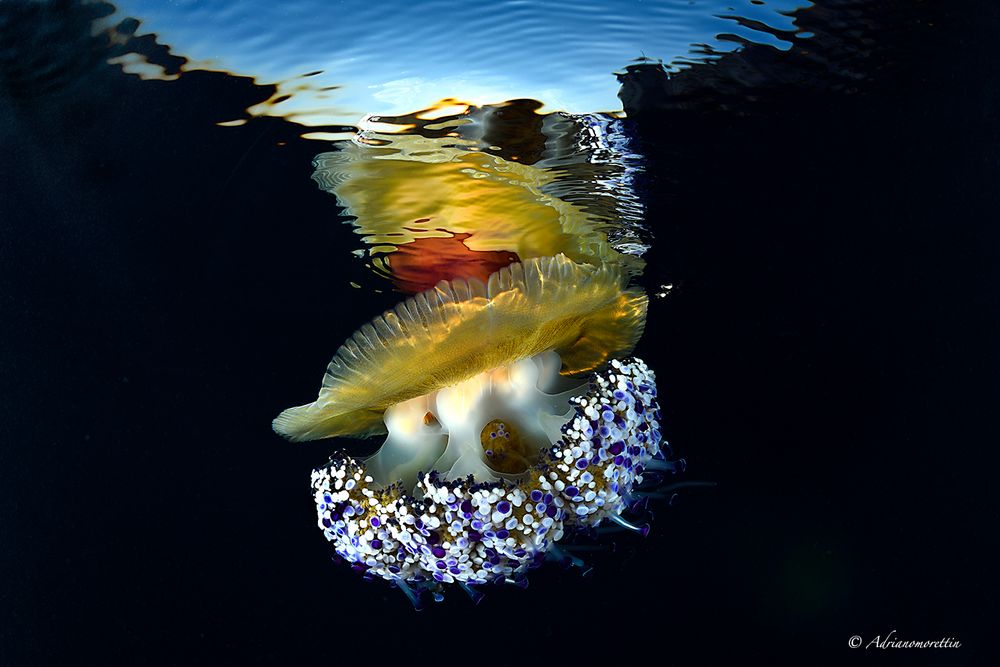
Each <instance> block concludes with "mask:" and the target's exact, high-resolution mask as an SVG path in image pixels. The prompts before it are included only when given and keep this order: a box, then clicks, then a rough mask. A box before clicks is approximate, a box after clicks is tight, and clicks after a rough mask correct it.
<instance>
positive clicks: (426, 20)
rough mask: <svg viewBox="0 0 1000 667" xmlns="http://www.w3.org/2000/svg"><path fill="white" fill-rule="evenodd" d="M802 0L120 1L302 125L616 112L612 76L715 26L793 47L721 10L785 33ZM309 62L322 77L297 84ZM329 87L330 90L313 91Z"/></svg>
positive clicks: (684, 48) (149, 28)
mask: <svg viewBox="0 0 1000 667" xmlns="http://www.w3.org/2000/svg"><path fill="white" fill-rule="evenodd" d="M807 4H809V3H807V2H804V0H769V1H768V2H766V4H759V0H758V2H757V3H754V2H751V0H730V1H729V2H727V1H726V0H661V1H659V2H643V1H641V0H640V1H631V0H629V1H626V0H619V1H617V2H615V1H612V2H601V1H600V0H579V1H574V2H569V1H566V0H549V1H545V2H541V1H528V0H495V1H493V2H489V3H457V2H452V1H448V2H446V1H443V0H432V1H430V2H399V1H398V0H388V1H383V2H377V3H376V2H370V1H360V0H341V1H340V2H332V1H330V0H299V1H298V2H273V1H270V0H269V1H264V0H242V1H240V0H212V1H207V0H169V1H166V0H120V1H119V2H118V6H119V10H120V11H119V16H126V15H127V16H133V17H136V18H138V19H140V20H141V21H142V26H141V27H140V29H139V33H140V34H145V33H155V34H157V35H158V36H159V40H160V41H161V42H162V43H166V44H168V45H169V46H170V47H171V48H172V50H173V52H174V53H176V54H178V55H183V56H185V57H187V58H189V59H191V60H192V61H193V62H192V64H191V67H195V68H205V69H220V70H226V71H230V72H233V73H236V74H241V75H248V76H254V77H255V78H256V79H257V80H258V82H260V83H278V82H284V83H283V84H282V88H281V92H282V93H291V94H292V98H291V99H289V100H288V101H286V102H283V103H281V105H280V106H279V107H276V108H271V109H259V110H257V111H258V112H261V113H270V114H275V115H283V116H292V117H294V119H295V120H297V121H299V122H303V123H306V124H313V125H318V124H328V123H329V124H354V123H356V122H357V120H358V119H359V118H361V117H362V116H364V115H365V114H369V113H378V114H384V115H392V114H398V113H406V112H410V111H414V110H416V109H421V108H426V107H429V106H431V105H432V104H433V103H434V102H436V101H438V100H440V99H441V98H443V97H456V98H461V99H463V100H465V101H468V102H472V103H476V104H483V103H489V102H498V101H502V100H508V99H515V98H522V97H526V98H533V99H537V100H541V101H542V102H544V103H545V108H546V110H564V111H569V112H573V113H587V112H595V111H617V110H619V109H620V108H621V105H620V103H619V101H618V99H617V97H616V93H617V90H618V86H617V83H616V81H615V79H614V77H613V76H612V73H613V72H614V71H616V70H618V69H620V68H622V67H623V66H624V65H626V64H628V63H629V62H631V61H633V60H634V59H636V58H638V57H641V56H648V57H651V58H659V59H662V60H664V61H665V62H670V61H672V60H673V59H675V58H678V57H684V56H685V55H689V54H690V49H691V45H692V44H697V43H709V44H712V45H713V46H715V47H716V48H718V49H720V50H727V49H731V48H733V45H732V44H731V43H728V42H718V41H717V40H716V39H715V37H716V35H718V34H719V33H735V34H738V35H740V36H742V37H745V38H746V39H748V40H751V41H755V42H762V43H767V44H771V45H773V46H775V47H776V48H788V46H789V45H788V44H787V43H785V42H782V41H781V40H779V39H777V38H776V37H774V36H773V35H771V34H768V33H764V32H760V31H755V30H750V29H747V28H743V27H741V26H739V25H738V24H737V23H736V22H735V21H732V20H729V19H724V18H720V16H722V15H739V16H742V17H745V18H748V19H752V20H755V21H760V22H762V23H764V24H766V25H769V26H772V27H774V28H777V29H780V30H794V29H795V26H794V24H793V22H792V19H791V18H789V17H788V16H787V15H785V14H783V13H782V12H787V11H788V10H790V9H794V8H796V7H800V6H804V5H807ZM316 70H322V71H323V73H322V74H320V75H317V76H313V77H309V78H306V79H301V78H299V79H296V77H301V75H303V74H306V73H308V72H313V71H316ZM332 86H336V87H337V88H336V89H334V90H322V89H323V88H328V87H332Z"/></svg>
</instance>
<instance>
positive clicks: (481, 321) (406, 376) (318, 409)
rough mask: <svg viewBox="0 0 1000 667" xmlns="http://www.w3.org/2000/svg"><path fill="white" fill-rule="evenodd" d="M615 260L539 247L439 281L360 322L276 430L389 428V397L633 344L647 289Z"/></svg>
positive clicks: (593, 361)
mask: <svg viewBox="0 0 1000 667" xmlns="http://www.w3.org/2000/svg"><path fill="white" fill-rule="evenodd" d="M626 281H627V277H626V276H625V275H623V272H622V268H621V267H620V265H618V264H611V263H604V264H600V265H593V264H577V263H576V262H574V261H572V260H571V259H569V258H567V257H566V256H565V255H561V254H560V255H556V256H555V257H537V258H533V259H529V260H526V261H524V262H522V263H519V264H512V265H510V266H506V267H504V268H502V269H500V270H499V271H496V272H495V273H493V274H492V275H491V276H490V278H489V281H488V283H487V284H485V285H484V284H483V283H482V282H480V281H478V280H462V279H457V280H452V281H442V282H440V283H438V285H437V286H436V287H435V288H434V289H432V290H428V291H426V292H422V293H420V294H417V295H416V296H414V297H412V298H410V299H407V300H406V301H404V302H402V303H400V304H399V305H397V306H396V307H395V308H393V309H392V310H389V311H386V312H385V313H384V314H382V315H380V316H379V317H376V318H375V319H374V320H372V321H371V322H370V323H368V324H365V325H364V326H362V327H361V328H360V329H359V330H358V331H356V332H355V333H354V335H352V336H351V337H350V338H349V339H348V340H347V342H346V343H344V345H343V346H341V348H340V349H339V350H338V351H337V354H336V355H335V356H334V357H333V360H332V361H331V362H330V365H329V366H328V367H327V370H326V375H325V377H324V378H323V387H322V388H321V389H320V392H319V397H318V398H317V399H316V401H314V402H313V403H309V404H307V405H302V406H298V407H294V408H289V409H287V410H285V411H284V412H282V413H281V414H280V415H278V417H277V418H276V419H275V420H274V423H273V426H274V430H275V431H277V432H278V433H280V434H281V435H283V436H285V437H287V438H289V439H291V440H294V441H301V440H315V439H318V438H327V437H333V436H358V437H361V436H366V435H372V434H375V433H384V432H385V425H384V423H383V421H382V416H383V413H384V412H385V410H386V409H387V408H389V407H391V406H393V405H396V404H398V403H401V402H403V401H407V400H409V399H412V398H416V397H418V396H423V395H425V394H428V393H430V392H433V391H437V390H438V389H442V388H444V387H448V386H451V385H454V384H456V383H459V382H462V381H463V380H467V379H469V378H471V377H474V376H476V375H478V374H480V373H483V372H485V371H488V370H491V369H494V368H498V367H501V366H505V365H508V364H511V363H513V362H515V361H518V360H520V359H524V358H527V357H531V356H533V355H536V354H539V353H542V352H545V351H548V350H554V351H556V352H557V353H558V354H559V355H560V357H561V358H562V362H563V369H562V372H563V373H564V374H573V373H581V372H585V371H589V370H592V369H595V368H597V367H599V366H600V365H601V364H603V363H604V362H606V361H607V360H609V359H612V358H616V357H621V356H623V355H625V354H628V352H630V351H631V350H632V348H633V347H634V346H635V343H636V342H637V341H638V339H639V336H640V335H641V334H642V329H643V326H644V324H645V320H646V306H647V298H646V295H645V294H644V293H643V292H642V291H641V290H640V289H637V288H628V287H626Z"/></svg>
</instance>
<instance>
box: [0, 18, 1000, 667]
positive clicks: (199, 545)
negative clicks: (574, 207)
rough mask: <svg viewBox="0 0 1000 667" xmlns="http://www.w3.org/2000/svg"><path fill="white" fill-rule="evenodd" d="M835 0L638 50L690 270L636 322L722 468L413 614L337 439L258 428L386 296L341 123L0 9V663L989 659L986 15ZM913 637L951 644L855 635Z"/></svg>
mask: <svg viewBox="0 0 1000 667" xmlns="http://www.w3.org/2000/svg"><path fill="white" fill-rule="evenodd" d="M817 5H818V6H817V7H815V8H814V9H813V10H809V11H810V12H812V13H811V14H810V15H809V16H810V17H811V18H809V17H806V18H805V19H804V20H805V21H806V22H807V23H808V21H812V24H811V25H810V26H809V27H810V28H811V29H812V30H813V31H814V32H815V33H816V39H815V42H814V43H813V44H811V45H810V48H809V49H798V50H793V52H791V53H781V52H777V51H775V50H773V49H766V48H760V47H757V46H756V45H752V44H749V45H747V46H746V48H745V49H744V50H742V51H740V52H737V53H735V54H732V55H730V56H725V57H724V58H722V59H721V60H719V61H718V62H717V63H715V64H713V65H702V66H694V67H692V68H691V69H689V70H687V71H685V72H683V73H681V74H678V75H676V76H675V77H673V78H672V79H669V78H668V77H666V75H664V74H663V73H662V70H659V69H658V68H657V67H655V66H652V65H641V64H639V65H635V66H633V67H631V68H629V70H628V71H627V72H625V73H624V74H622V75H621V81H622V93H621V96H622V99H623V102H624V104H625V108H626V111H628V115H629V120H628V121H627V131H628V132H629V133H630V135H631V136H632V137H633V138H634V140H635V150H636V151H637V152H638V153H641V154H642V155H643V156H644V172H643V173H642V175H641V180H640V182H639V184H638V188H639V194H640V196H641V197H642V199H643V201H644V203H645V205H646V224H647V225H648V228H649V231H650V233H651V234H652V236H653V237H654V242H653V244H652V249H651V251H650V252H649V253H648V254H647V256H646V258H647V260H648V262H649V269H648V270H647V272H646V275H645V277H644V282H645V283H646V284H647V286H649V287H650V288H651V289H655V288H656V287H657V286H658V285H660V284H663V283H671V284H673V286H674V288H673V289H672V290H671V292H670V294H669V295H668V296H667V297H666V298H663V299H654V302H653V304H652V305H651V309H650V316H649V322H648V324H647V329H646V334H645V337H644V338H643V340H642V342H641V343H640V346H639V348H638V350H637V354H638V355H639V356H641V357H643V358H644V359H645V360H646V361H647V362H648V363H649V364H650V366H651V367H652V368H653V369H654V370H655V371H656V372H657V376H658V382H659V390H660V396H661V398H662V400H663V404H664V412H665V415H664V417H665V418H664V422H665V426H664V429H665V432H666V435H667V437H668V439H669V440H670V441H671V443H672V444H673V446H674V448H675V450H676V451H677V453H678V454H679V455H681V456H683V457H685V458H686V459H687V461H688V472H687V473H686V475H685V478H686V479H689V480H707V481H714V482H716V483H717V486H716V487H714V488H709V489H704V488H699V489H692V490H685V491H683V492H681V493H680V495H679V496H678V497H677V499H676V500H675V502H674V503H673V505H672V506H669V507H668V506H665V505H664V504H661V505H659V506H657V505H654V506H653V509H654V511H655V518H654V521H653V530H652V533H651V534H650V536H649V537H647V538H645V539H642V538H639V537H636V536H633V535H630V534H627V533H626V534H623V535H621V536H616V537H615V539H614V540H605V541H603V542H602V544H604V545H606V546H607V549H606V550H605V551H599V552H596V553H594V554H593V555H592V556H589V557H588V561H589V562H590V564H591V565H593V566H594V570H593V572H592V573H591V574H590V575H589V576H587V577H585V578H584V577H581V576H580V573H579V571H576V570H561V569H559V568H558V567H555V566H549V567H546V568H543V569H541V570H538V571H536V572H534V573H533V575H532V576H531V585H530V587H529V588H528V589H527V590H520V589H517V588H513V587H502V588H489V589H488V590H487V597H486V598H485V599H484V600H483V601H482V602H481V603H480V604H479V605H478V606H474V605H473V604H472V602H471V601H470V600H469V599H468V598H467V597H465V596H464V595H462V594H461V593H460V592H456V593H454V594H451V595H449V596H448V597H447V599H446V600H445V601H444V602H442V603H440V604H435V605H432V606H430V607H428V608H427V609H425V610H423V611H421V612H416V611H414V610H413V609H412V608H411V606H410V604H409V603H408V602H407V601H406V599H405V598H404V597H403V596H402V595H400V594H399V592H398V591H395V590H393V589H392V588H390V587H389V586H387V585H384V584H383V583H381V582H373V583H367V582H364V581H362V579H361V578H360V577H358V576H357V575H355V574H353V573H352V572H350V571H349V569H347V568H345V567H343V566H337V565H334V564H332V563H331V562H329V551H328V550H327V547H326V544H325V542H324V540H323V538H322V535H321V534H320V532H319V531H318V530H316V528H315V518H314V514H313V506H312V500H311V496H310V493H309V489H308V483H307V480H308V475H309V471H310V469H311V468H312V467H313V466H315V465H319V464H321V463H323V462H324V461H325V457H326V455H327V454H328V453H329V451H328V450H329V447H328V445H327V444H324V443H321V444H311V445H291V444H289V443H286V442H284V441H282V440H281V439H280V438H279V437H278V436H276V435H274V434H273V433H272V432H271V431H270V420H271V418H272V417H273V416H274V415H275V414H277V412H278V411H279V410H281V409H282V408H284V407H287V406H288V405H291V404H293V403H296V402H301V401H303V400H305V399H307V398H309V397H311V395H312V394H313V392H315V389H316V383H317V382H318V380H319V374H320V372H321V369H322V368H323V365H324V364H325V363H326V362H327V361H328V359H329V357H330V356H331V354H332V353H333V351H334V350H335V348H336V346H337V345H339V344H340V342H341V341H342V340H343V339H344V338H345V337H346V336H347V335H349V334H350V333H351V331H353V329H354V328H355V327H356V326H357V325H358V324H360V323H361V322H363V321H365V320H366V319H367V318H369V317H370V316H372V315H374V314H376V313H377V312H379V311H380V309H381V308H383V307H385V306H388V305H389V304H391V303H392V302H393V301H394V300H396V298H397V296H396V295H394V294H391V293H385V294H380V295H378V294H373V293H372V292H371V291H369V290H352V289H344V286H345V285H346V283H347V281H349V280H358V281H362V280H368V279H367V277H366V278H361V276H362V272H363V271H364V269H363V268H362V267H361V266H360V264H359V263H357V262H352V261H350V259H349V254H348V253H349V250H350V249H352V248H353V247H354V246H353V245H352V244H353V243H355V239H354V238H353V234H352V233H351V231H350V228H349V227H348V226H345V225H342V224H340V222H341V221H342V220H343V219H344V218H343V217H342V212H341V211H340V209H339V208H338V207H337V205H336V200H335V199H334V198H333V197H331V196H330V195H329V194H327V193H324V192H322V191H320V190H319V189H318V188H317V187H316V185H315V183H314V182H313V181H312V180H311V178H310V175H311V172H312V167H311V161H312V159H313V157H314V156H315V155H316V153H317V152H319V151H320V150H324V147H323V145H322V144H320V143H318V142H315V141H306V140H303V139H301V138H299V134H300V133H301V128H300V127H298V126H295V125H293V124H291V123H289V122H287V121H285V120H282V119H279V118H258V119H255V120H253V121H252V122H250V123H248V124H247V125H244V126H242V127H235V128H232V127H218V126H216V125H215V124H214V123H216V122H219V121H225V120H229V119H231V118H234V117H237V116H239V115H241V113H242V110H243V109H245V108H246V107H247V106H249V105H250V104H252V103H254V102H256V101H260V100H264V99H267V98H268V97H269V96H270V95H271V92H272V90H271V89H269V88H268V87H264V86H257V85H255V84H254V83H253V81H251V80H249V79H246V78H240V77H236V76H232V75H227V74H224V73H212V72H199V71H195V72H185V73H184V74H183V75H182V76H180V78H178V79H177V80H176V81H143V80H140V79H138V78H137V77H134V76H126V75H124V74H122V72H121V70H120V68H117V67H113V66H111V65H107V64H106V59H107V57H108V55H109V50H111V49H115V48H123V47H121V46H120V45H119V46H114V45H111V44H108V43H106V42H104V41H102V39H101V38H100V37H99V36H96V37H95V36H92V35H91V33H90V30H89V26H90V20H91V18H93V15H94V14H95V13H96V14H99V13H100V12H102V11H106V10H105V9H102V7H101V6H100V5H81V4H76V3H71V2H59V3H42V4H35V5H29V4H26V3H2V4H0V17H2V18H0V142H2V157H3V159H2V160H0V350H2V351H0V378H2V383H3V384H2V386H3V393H2V396H0V411H2V412H0V664H2V665H39V664H57V663H58V664H160V663H163V664H191V663H200V662H224V663H227V664H228V663H237V664H239V663H247V664H258V663H265V664H303V663H304V662H306V661H307V660H318V661H319V660H321V661H329V662H331V663H343V662H344V661H348V660H350V661H352V662H354V661H364V662H375V663H383V662H390V661H391V662H408V663H414V664H431V663H437V662H439V661H445V660H446V661H449V662H451V663H452V664H464V663H468V664H475V663H486V664H522V663H528V664H541V663H540V662H539V661H542V660H544V661H555V664H598V663H600V662H604V661H613V662H616V663H617V662H637V661H641V660H643V659H644V658H643V656H646V655H649V652H650V651H651V652H652V655H654V656H656V662H663V663H664V664H666V663H668V662H680V663H682V664H683V663H690V662H694V661H708V662H709V663H710V664H711V663H713V662H714V661H716V660H718V659H720V658H723V657H728V658H731V659H736V660H738V661H739V663H741V664H742V663H747V662H750V663H756V662H757V661H763V660H765V659H769V660H782V659H787V660H789V661H790V660H791V659H793V658H794V659H797V660H799V661H800V662H801V663H803V664H852V663H853V662H854V661H858V660H862V659H866V660H871V659H873V657H872V654H873V653H879V654H880V655H878V656H875V658H878V659H886V658H889V657H892V658H896V659H904V660H906V661H907V662H908V663H912V662H918V663H933V664H970V665H973V664H988V663H990V662H991V661H992V659H995V658H996V656H997V654H998V653H1000V651H998V650H997V645H996V641H997V640H996V639H995V629H996V623H997V620H998V613H997V612H998V605H997V593H998V588H997V585H996V584H997V581H996V575H995V573H994V571H993V570H994V569H995V561H996V546H997V544H996V533H997V518H998V504H997V494H996V490H995V489H996V487H995V483H994V480H993V476H994V475H995V471H996V464H997V458H998V457H997V452H996V448H997V446H998V443H1000V433H998V428H997V417H996V412H997V405H998V399H1000V359H998V350H997V341H998V334H1000V298H998V289H997V288H998V285H1000V269H998V259H1000V232H998V229H997V223H998V221H1000V187H998V185H1000V123H998V109H1000V71H998V70H1000V67H998V65H1000V59H998V57H997V53H996V48H997V43H996V38H995V35H996V34H997V33H996V28H997V26H998V22H997V18H998V16H997V14H998V10H997V9H996V7H995V6H994V5H992V4H990V3H985V2H984V3H945V2H938V3H933V2H919V1H917V2H911V3H907V2H835V1H832V0H831V1H829V2H819V3H817ZM622 12H623V13H627V10H625V9H623V10H622ZM121 30H122V31H123V33H127V32H128V26H127V25H126V26H122V27H121ZM859 45H860V46H859ZM128 48H129V49H131V50H135V51H140V52H143V53H146V54H147V56H148V57H149V58H150V59H151V60H154V61H157V62H160V63H162V64H164V66H165V67H167V69H168V71H171V68H174V69H176V67H177V66H178V65H179V59H177V58H176V57H175V56H171V55H170V54H169V53H168V52H167V49H166V48H165V47H163V46H161V45H158V44H156V43H155V41H153V40H149V39H145V40H133V42H132V43H130V44H129V45H128ZM539 66H542V67H544V63H540V64H539ZM610 76H611V75H610V74H609V77H610ZM369 282H370V281H369ZM379 299H382V301H379ZM310 369H311V370H310ZM612 543H613V546H612ZM892 630H896V631H897V636H898V637H900V638H903V639H919V640H924V639H939V638H942V637H953V638H955V639H956V640H959V641H961V643H962V647H961V648H957V649H948V650H943V649H922V650H918V649H907V650H904V649H886V650H882V651H878V650H875V649H867V650H866V649H863V648H862V649H851V648H849V647H848V639H849V638H850V637H851V636H852V635H860V636H861V637H862V638H864V641H865V642H866V643H867V642H868V641H869V639H871V638H873V637H875V636H876V635H883V636H884V635H885V634H886V633H888V632H890V631H892ZM859 654H862V655H859Z"/></svg>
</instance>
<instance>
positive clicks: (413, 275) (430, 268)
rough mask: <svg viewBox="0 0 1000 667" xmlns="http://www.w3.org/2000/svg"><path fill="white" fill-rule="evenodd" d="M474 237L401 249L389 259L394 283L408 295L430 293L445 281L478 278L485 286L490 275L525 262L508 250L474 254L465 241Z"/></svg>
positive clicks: (418, 243) (426, 240)
mask: <svg viewBox="0 0 1000 667" xmlns="http://www.w3.org/2000/svg"><path fill="white" fill-rule="evenodd" d="M470 236H472V235H471V234H453V235H452V236H451V237H449V238H417V239H414V240H413V241H412V242H410V243H405V244H401V245H399V246H397V248H396V251H395V252H393V253H390V254H389V255H388V257H387V259H388V263H389V267H390V269H391V275H392V282H393V283H394V284H395V285H396V288H397V289H398V290H399V291H401V292H405V293H406V294H417V293H418V292H423V291H424V290H429V289H431V288H432V287H434V286H435V285H437V284H438V283H439V282H441V281H442V280H453V279H455V278H467V279H468V278H478V279H479V280H481V281H483V282H484V283H485V282H486V281H487V279H488V278H489V277H490V274H491V273H493V272H495V271H497V270H499V269H501V268H503V267H505V266H507V265H508V264H513V263H515V262H520V261H521V258H520V257H518V256H517V253H515V252H509V251H506V250H470V249H469V247H468V246H466V245H465V243H464V241H465V239H467V238H469V237H470Z"/></svg>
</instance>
